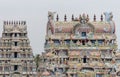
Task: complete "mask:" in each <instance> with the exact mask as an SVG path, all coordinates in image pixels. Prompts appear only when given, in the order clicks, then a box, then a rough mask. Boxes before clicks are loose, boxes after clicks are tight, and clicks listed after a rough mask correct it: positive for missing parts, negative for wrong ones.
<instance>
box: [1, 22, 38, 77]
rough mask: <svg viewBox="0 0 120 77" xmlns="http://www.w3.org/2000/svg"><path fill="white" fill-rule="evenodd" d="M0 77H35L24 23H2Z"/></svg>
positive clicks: (34, 66)
mask: <svg viewBox="0 0 120 77" xmlns="http://www.w3.org/2000/svg"><path fill="white" fill-rule="evenodd" d="M0 77H36V65H35V62H34V58H33V53H32V49H31V46H30V41H29V39H28V36H27V25H26V21H4V24H3V32H2V37H1V38H0Z"/></svg>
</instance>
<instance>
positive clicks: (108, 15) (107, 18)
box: [104, 12, 113, 22]
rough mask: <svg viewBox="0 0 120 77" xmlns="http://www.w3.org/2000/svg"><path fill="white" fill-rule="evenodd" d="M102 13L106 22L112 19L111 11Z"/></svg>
mask: <svg viewBox="0 0 120 77" xmlns="http://www.w3.org/2000/svg"><path fill="white" fill-rule="evenodd" d="M104 15H105V20H106V21H107V22H110V21H112V18H113V14H112V12H110V13H108V12H105V13H104Z"/></svg>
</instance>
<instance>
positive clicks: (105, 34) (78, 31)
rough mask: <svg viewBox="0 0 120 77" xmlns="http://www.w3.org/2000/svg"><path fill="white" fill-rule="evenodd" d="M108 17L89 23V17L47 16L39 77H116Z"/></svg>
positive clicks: (113, 39)
mask: <svg viewBox="0 0 120 77" xmlns="http://www.w3.org/2000/svg"><path fill="white" fill-rule="evenodd" d="M112 18H113V15H112V13H104V15H101V16H100V18H99V19H97V17H96V15H94V16H93V20H90V19H89V15H87V14H81V15H80V16H79V17H74V15H72V17H71V21H68V20H67V15H65V16H64V21H60V20H59V15H56V20H54V13H52V12H49V13H48V23H47V30H46V32H47V33H46V38H45V52H44V53H43V54H42V57H43V60H42V62H43V65H44V66H40V68H42V70H40V71H42V73H41V76H42V77H116V70H117V68H116V65H115V63H116V61H115V53H116V50H117V43H116V34H115V24H114V21H113V20H112Z"/></svg>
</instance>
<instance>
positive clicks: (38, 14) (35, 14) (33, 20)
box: [0, 0, 120, 54]
mask: <svg viewBox="0 0 120 77" xmlns="http://www.w3.org/2000/svg"><path fill="white" fill-rule="evenodd" d="M48 11H53V12H57V14H59V18H60V20H62V21H63V16H64V14H66V15H67V18H68V20H71V15H72V14H74V16H76V17H77V16H79V14H82V13H86V14H89V16H90V18H91V19H90V20H91V21H92V20H93V15H94V14H96V16H97V19H98V20H100V15H101V14H102V13H103V12H112V13H113V15H114V18H113V20H114V21H115V23H116V34H117V41H118V45H119V48H120V1H119V0H0V36H1V34H2V30H3V20H26V21H27V27H28V35H29V36H28V37H29V39H30V41H31V46H32V49H33V52H34V54H36V53H39V54H40V53H41V52H44V41H45V34H46V23H47V16H48V15H47V14H48Z"/></svg>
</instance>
